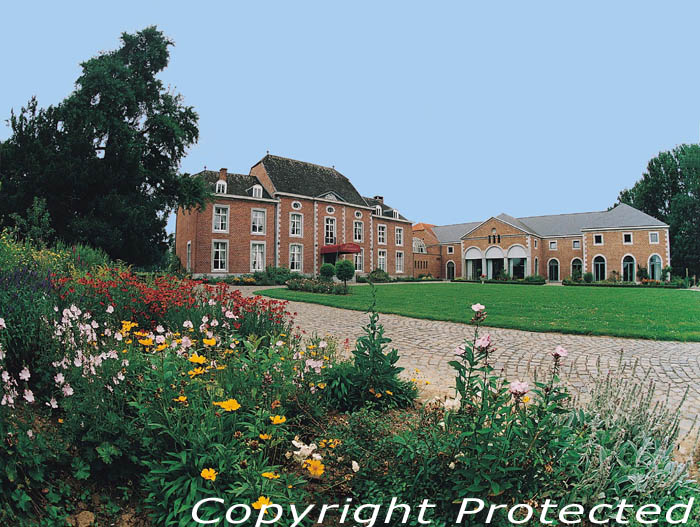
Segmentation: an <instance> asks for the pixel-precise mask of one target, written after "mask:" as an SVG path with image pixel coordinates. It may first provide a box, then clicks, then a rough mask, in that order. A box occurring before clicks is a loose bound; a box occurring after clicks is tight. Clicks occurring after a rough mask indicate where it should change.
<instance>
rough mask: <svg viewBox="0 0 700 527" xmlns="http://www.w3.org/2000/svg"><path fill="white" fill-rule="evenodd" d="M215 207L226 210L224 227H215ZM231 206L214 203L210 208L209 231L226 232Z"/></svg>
mask: <svg viewBox="0 0 700 527" xmlns="http://www.w3.org/2000/svg"><path fill="white" fill-rule="evenodd" d="M216 209H223V210H225V211H226V228H225V229H217V226H216ZM230 209H231V207H230V206H229V205H216V204H215V205H214V208H213V209H212V212H211V232H221V233H224V234H228V229H229V227H228V226H229V223H230V222H229V217H230V213H231V210H230Z"/></svg>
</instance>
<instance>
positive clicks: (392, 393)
mask: <svg viewBox="0 0 700 527" xmlns="http://www.w3.org/2000/svg"><path fill="white" fill-rule="evenodd" d="M386 394H387V395H394V392H392V391H391V390H387V391H386Z"/></svg>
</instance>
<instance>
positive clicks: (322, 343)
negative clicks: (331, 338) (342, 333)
mask: <svg viewBox="0 0 700 527" xmlns="http://www.w3.org/2000/svg"><path fill="white" fill-rule="evenodd" d="M327 346H328V342H326V341H325V340H322V341H321V342H319V343H318V347H319V348H321V349H323V348H325V347H327Z"/></svg>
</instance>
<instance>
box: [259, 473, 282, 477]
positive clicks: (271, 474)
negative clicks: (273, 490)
mask: <svg viewBox="0 0 700 527" xmlns="http://www.w3.org/2000/svg"><path fill="white" fill-rule="evenodd" d="M261 475H262V477H263V478H267V479H280V475H279V474H276V473H274V472H263V473H262V474H261Z"/></svg>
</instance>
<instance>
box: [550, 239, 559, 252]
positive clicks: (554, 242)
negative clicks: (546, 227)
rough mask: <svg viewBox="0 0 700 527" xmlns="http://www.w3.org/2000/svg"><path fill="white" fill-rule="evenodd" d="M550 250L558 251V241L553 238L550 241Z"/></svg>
mask: <svg viewBox="0 0 700 527" xmlns="http://www.w3.org/2000/svg"><path fill="white" fill-rule="evenodd" d="M549 250H550V251H556V250H557V241H556V240H552V241H550V242H549Z"/></svg>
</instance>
